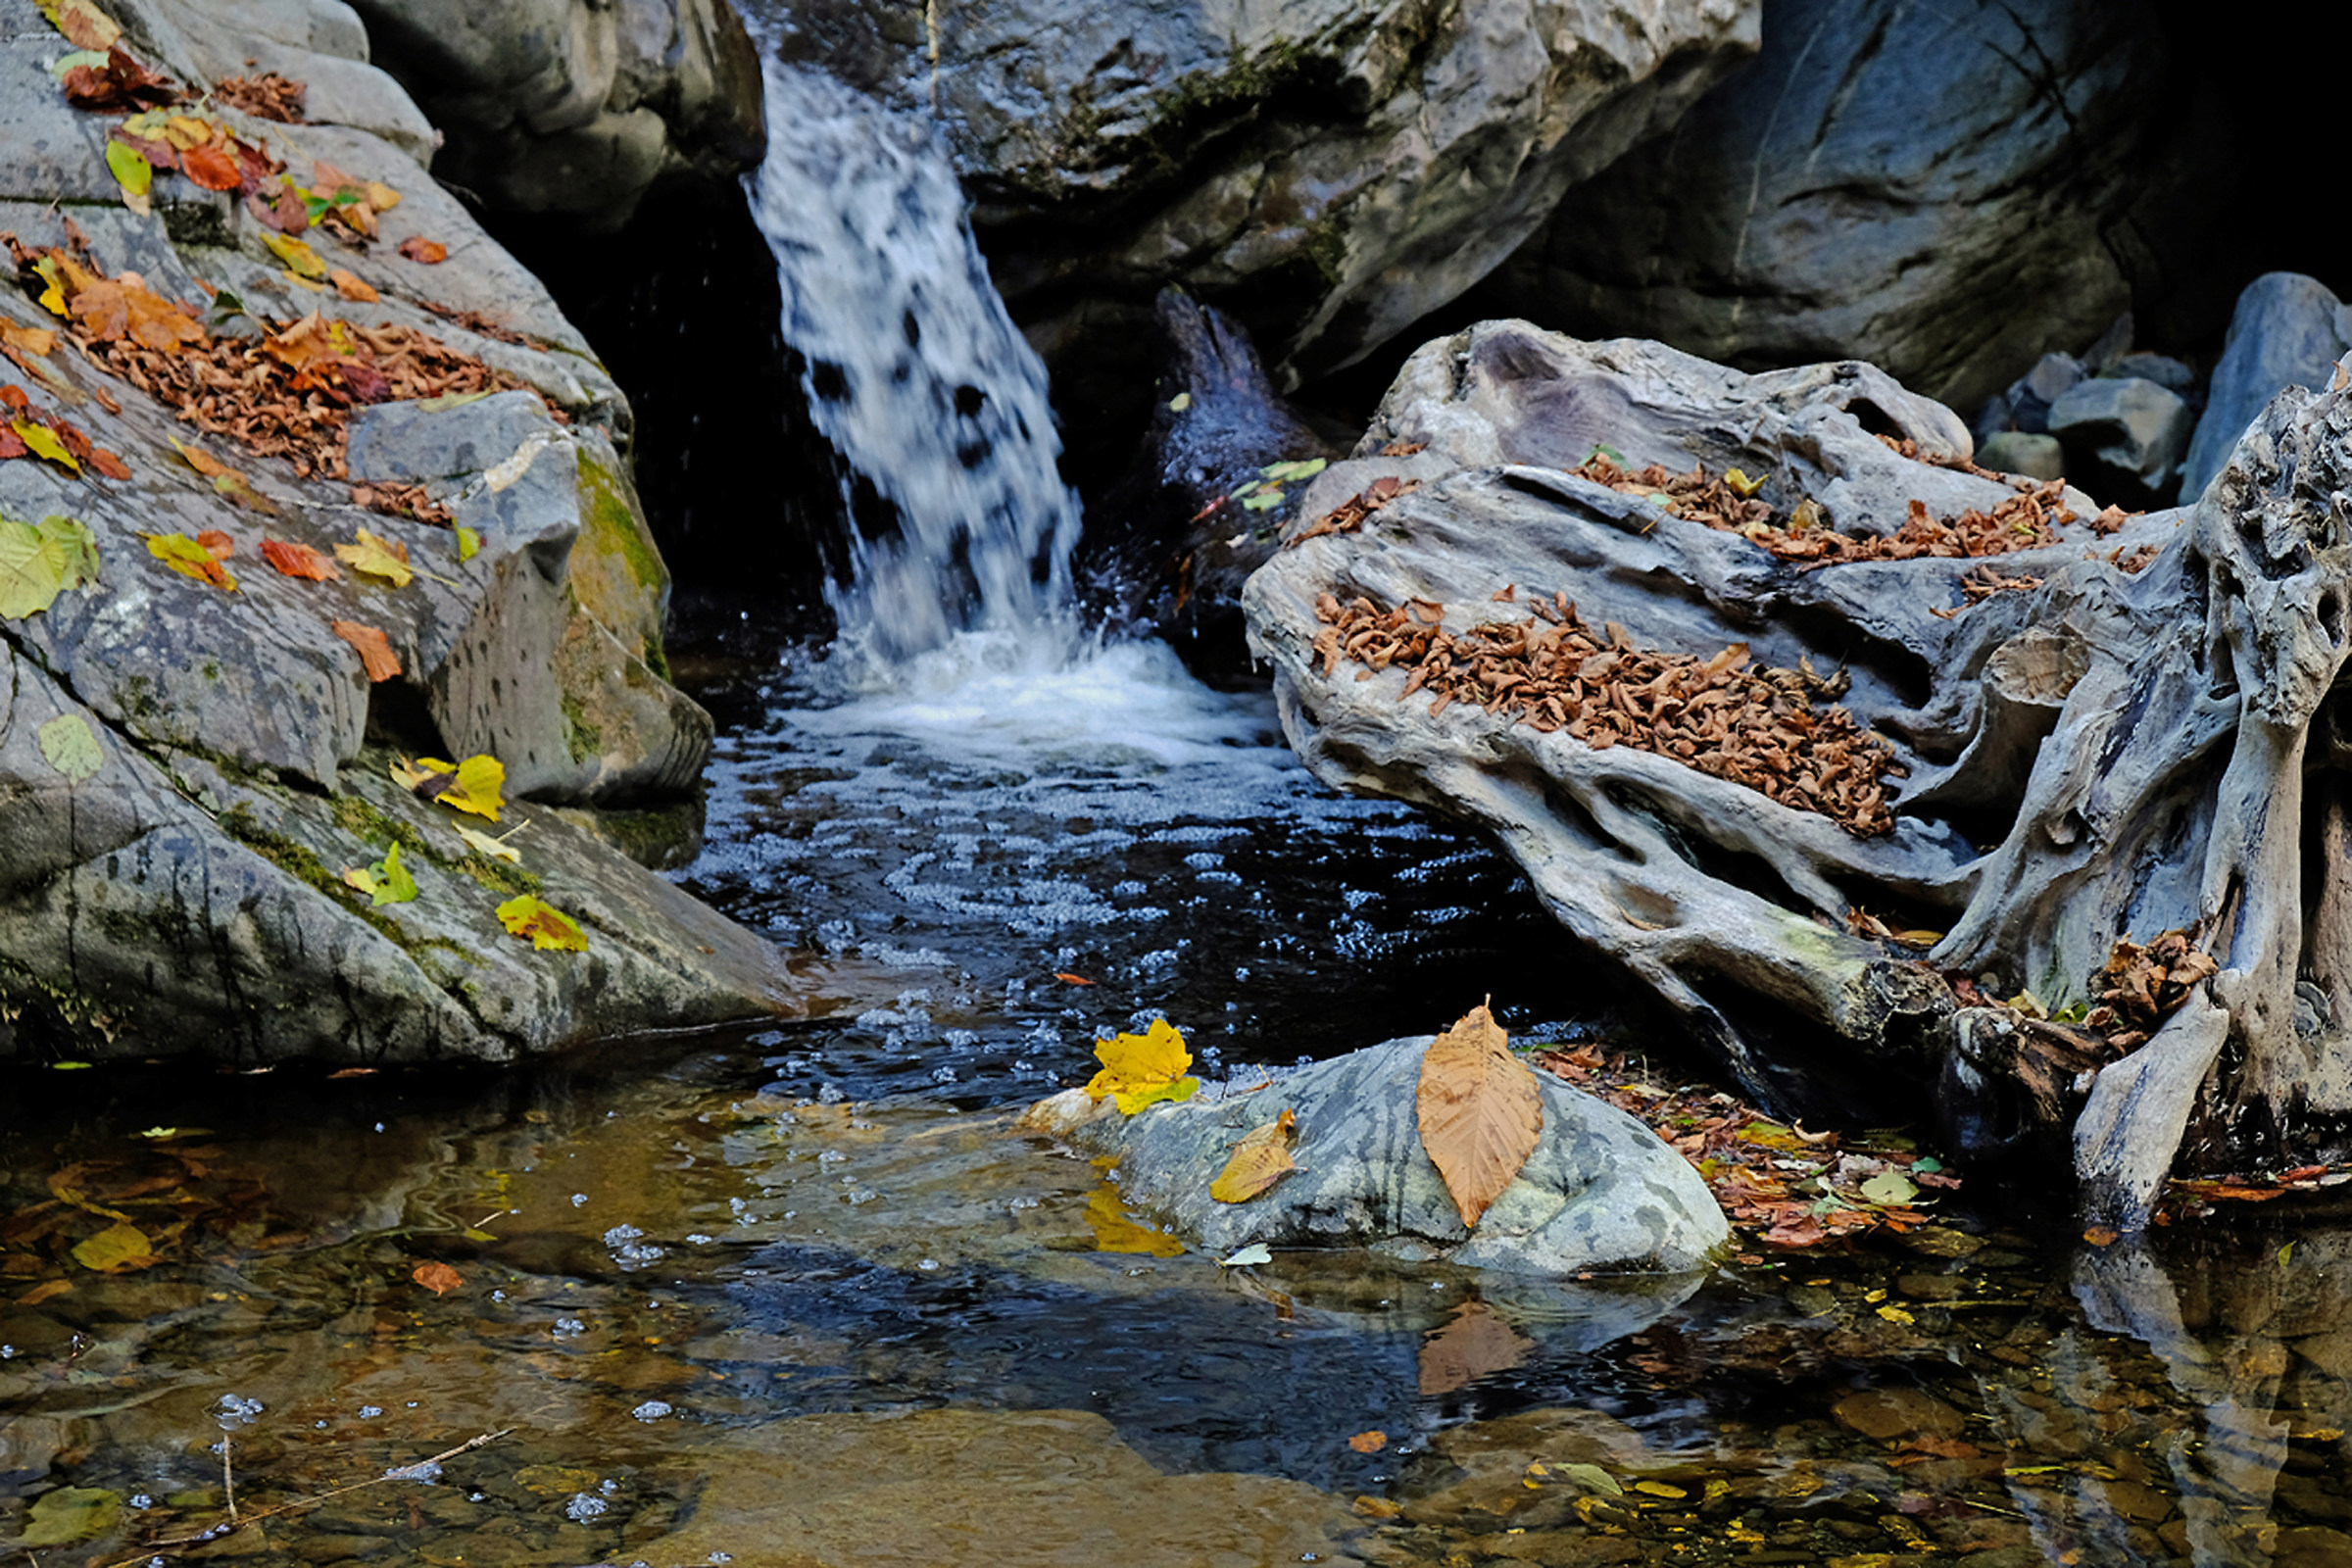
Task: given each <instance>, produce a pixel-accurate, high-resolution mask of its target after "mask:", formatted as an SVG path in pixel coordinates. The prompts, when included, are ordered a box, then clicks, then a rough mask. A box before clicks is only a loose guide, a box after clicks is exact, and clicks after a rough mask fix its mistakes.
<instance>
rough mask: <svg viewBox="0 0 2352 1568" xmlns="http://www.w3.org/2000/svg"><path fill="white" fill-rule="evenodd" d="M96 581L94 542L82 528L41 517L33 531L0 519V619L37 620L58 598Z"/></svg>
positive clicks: (60, 519)
mask: <svg viewBox="0 0 2352 1568" xmlns="http://www.w3.org/2000/svg"><path fill="white" fill-rule="evenodd" d="M97 576H98V549H97V543H96V540H95V539H94V538H93V537H92V535H91V533H90V530H89V528H88V527H87V526H85V525H84V524H82V523H79V522H76V521H74V520H73V518H71V517H44V518H42V519H41V521H40V523H39V525H38V526H35V525H33V524H31V523H25V522H17V521H15V520H13V519H11V518H7V517H0V620H23V619H24V618H25V616H27V615H37V614H39V613H41V612H42V611H44V610H47V609H48V608H49V607H50V606H51V605H53V604H55V603H56V602H57V596H58V595H59V594H61V593H64V592H65V591H66V590H67V589H69V588H77V587H79V586H81V585H82V584H83V583H85V582H92V581H95V580H96V579H97Z"/></svg>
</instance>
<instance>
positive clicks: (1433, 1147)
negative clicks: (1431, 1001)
mask: <svg viewBox="0 0 2352 1568" xmlns="http://www.w3.org/2000/svg"><path fill="white" fill-rule="evenodd" d="M1414 1100H1415V1106H1416V1108H1417V1110H1418V1112H1419V1116H1420V1122H1421V1147H1422V1148H1423V1149H1424V1150H1426V1151H1428V1152H1429V1158H1430V1162H1431V1163H1432V1164H1434V1165H1436V1166H1437V1167H1438V1174H1439V1175H1440V1176H1441V1177H1443V1178H1445V1182H1446V1192H1447V1193H1449V1194H1451V1195H1452V1198H1453V1202H1454V1206H1455V1207H1456V1208H1458V1209H1460V1210H1461V1215H1462V1224H1463V1226H1464V1227H1465V1228H1475V1227H1476V1226H1477V1224H1478V1217H1479V1216H1480V1215H1481V1214H1484V1213H1485V1212H1486V1211H1487V1207H1488V1205H1489V1204H1491V1203H1493V1202H1494V1201H1495V1199H1496V1198H1498V1197H1500V1196H1501V1194H1502V1190H1503V1189H1504V1188H1506V1187H1508V1186H1510V1185H1511V1179H1512V1178H1513V1177H1515V1176H1517V1175H1518V1174H1519V1167H1520V1166H1522V1165H1524V1164H1526V1163H1527V1156H1528V1155H1530V1154H1532V1153H1534V1152H1535V1149H1536V1141H1537V1139H1539V1138H1540V1137H1542V1136H1543V1132H1544V1094H1543V1091H1542V1090H1541V1089H1540V1088H1538V1087H1537V1084H1536V1075H1535V1074H1534V1073H1533V1072H1532V1071H1530V1070H1529V1069H1528V1066H1527V1063H1525V1062H1523V1061H1521V1060H1520V1059H1519V1058H1518V1057H1516V1056H1514V1055H1512V1054H1511V1053H1510V1048H1509V1045H1508V1037H1507V1036H1505V1035H1504V1034H1503V1032H1502V1028H1501V1026H1500V1025H1498V1024H1496V1023H1495V1017H1494V1014H1492V1013H1490V1012H1488V1011H1487V1009H1486V1008H1485V1007H1484V1006H1479V1007H1473V1008H1471V1009H1470V1012H1469V1013H1468V1015H1467V1016H1465V1017H1464V1018H1463V1019H1462V1020H1461V1021H1460V1022H1459V1023H1457V1024H1455V1025H1454V1026H1453V1027H1452V1028H1450V1029H1448V1030H1446V1032H1445V1033H1444V1034H1442V1035H1440V1036H1438V1038H1437V1040H1436V1042H1435V1043H1434V1044H1432V1045H1431V1046H1430V1048H1429V1051H1428V1052H1427V1054H1424V1055H1423V1056H1422V1058H1421V1084H1420V1088H1419V1090H1418V1091H1417V1093H1416V1094H1415V1097H1414Z"/></svg>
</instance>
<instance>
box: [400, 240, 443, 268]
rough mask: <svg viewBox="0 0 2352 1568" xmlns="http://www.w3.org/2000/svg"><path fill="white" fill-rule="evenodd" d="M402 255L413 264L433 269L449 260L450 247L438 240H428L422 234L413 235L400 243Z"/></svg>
mask: <svg viewBox="0 0 2352 1568" xmlns="http://www.w3.org/2000/svg"><path fill="white" fill-rule="evenodd" d="M400 254H401V255H403V256H406V257H407V258H408V259H409V260H410V261H412V262H417V263H420V264H422V265H423V266H426V267H432V266H436V265H438V264H439V263H442V262H446V261H448V260H449V247H448V246H446V245H444V244H442V243H441V242H440V241H439V240H437V239H426V238H425V237H424V236H423V235H421V234H411V235H410V236H409V237H408V238H407V239H404V240H402V241H401V242H400Z"/></svg>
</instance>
